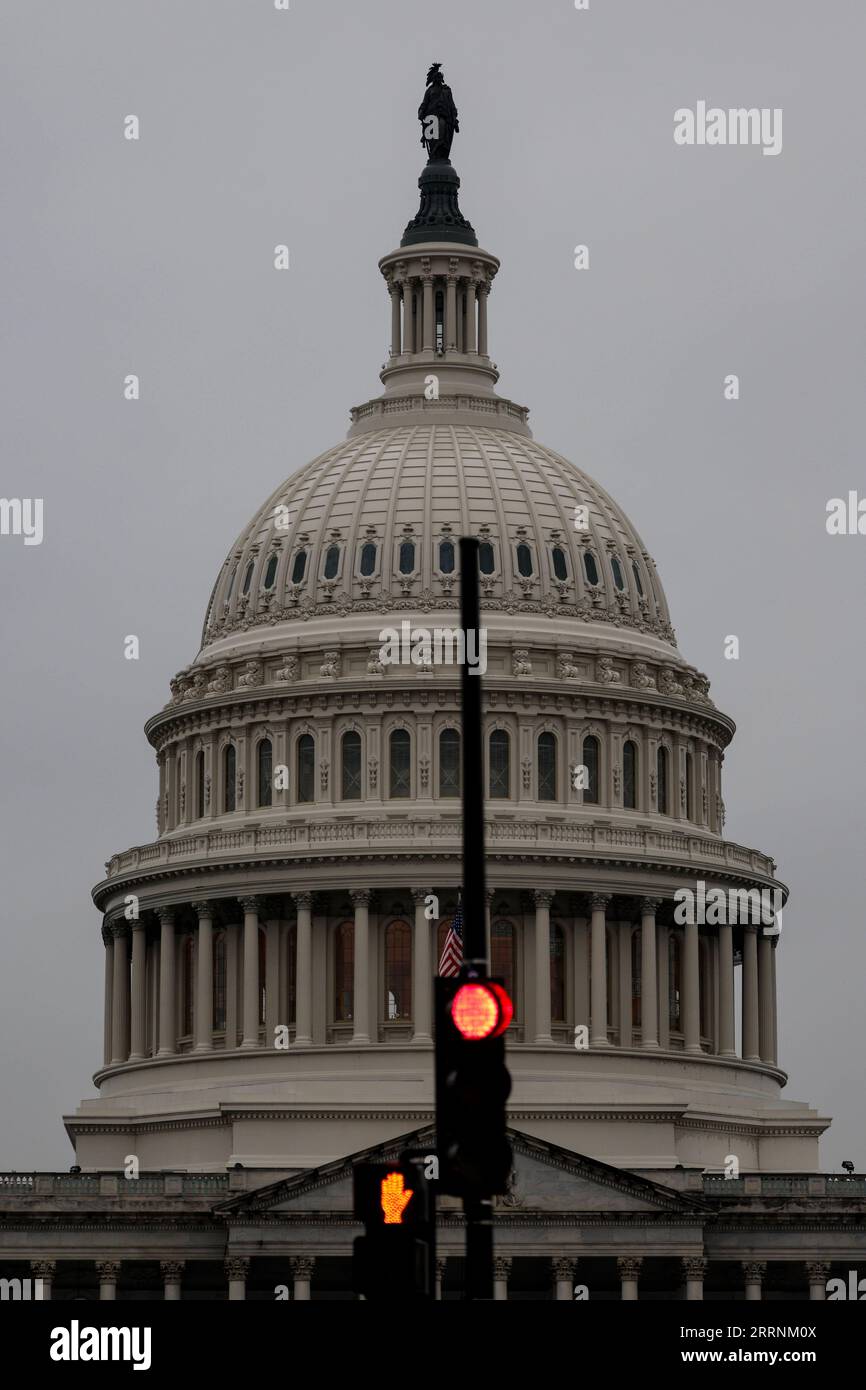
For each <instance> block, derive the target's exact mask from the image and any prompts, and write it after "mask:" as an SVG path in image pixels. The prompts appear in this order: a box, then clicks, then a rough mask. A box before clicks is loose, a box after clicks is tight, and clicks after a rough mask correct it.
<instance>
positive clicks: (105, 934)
mask: <svg viewBox="0 0 866 1390" xmlns="http://www.w3.org/2000/svg"><path fill="white" fill-rule="evenodd" d="M100 931H101V934H102V944H103V945H104V946H106V947H107V946H108V945H109V943H110V942H112V941H113V940H114V938H113V936H112V935H111V923H110V922H109V920H108V918H107V917H103V919H102V926H101V928H100Z"/></svg>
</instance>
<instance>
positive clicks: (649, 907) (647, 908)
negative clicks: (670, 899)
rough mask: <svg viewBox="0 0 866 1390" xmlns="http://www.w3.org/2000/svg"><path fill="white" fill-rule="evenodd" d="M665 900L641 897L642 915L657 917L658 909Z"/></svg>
mask: <svg viewBox="0 0 866 1390" xmlns="http://www.w3.org/2000/svg"><path fill="white" fill-rule="evenodd" d="M663 902H664V898H641V899H640V912H641V916H642V917H655V915H656V913H657V912H658V910H659V908H660V907H661V905H662V903H663Z"/></svg>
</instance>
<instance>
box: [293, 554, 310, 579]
mask: <svg viewBox="0 0 866 1390" xmlns="http://www.w3.org/2000/svg"><path fill="white" fill-rule="evenodd" d="M306 568H307V552H306V550H299V551H298V553H297V555H296V556H295V559H294V563H293V565H292V583H293V584H301V583H303V579H304V572H305V570H306Z"/></svg>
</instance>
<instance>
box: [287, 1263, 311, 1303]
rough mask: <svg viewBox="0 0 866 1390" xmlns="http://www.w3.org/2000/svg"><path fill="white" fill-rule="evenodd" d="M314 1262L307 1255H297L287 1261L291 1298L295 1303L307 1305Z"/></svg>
mask: <svg viewBox="0 0 866 1390" xmlns="http://www.w3.org/2000/svg"><path fill="white" fill-rule="evenodd" d="M315 1263H316V1261H315V1260H314V1259H313V1258H312V1257H311V1256H309V1255H299V1256H298V1257H297V1258H296V1259H294V1260H289V1268H290V1269H291V1271H292V1298H293V1299H294V1300H295V1302H296V1303H309V1301H310V1285H311V1283H312V1280H313V1265H314V1264H315Z"/></svg>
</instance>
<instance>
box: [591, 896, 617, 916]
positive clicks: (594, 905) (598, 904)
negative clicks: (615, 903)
mask: <svg viewBox="0 0 866 1390" xmlns="http://www.w3.org/2000/svg"><path fill="white" fill-rule="evenodd" d="M612 899H613V894H612V893H590V895H589V906H590V908H591V909H592V911H593V912H606V911H607V905H608V903H609V902H611V900H612Z"/></svg>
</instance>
